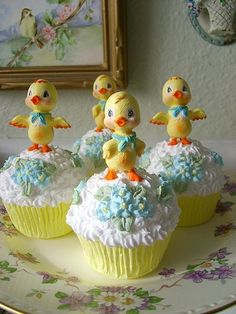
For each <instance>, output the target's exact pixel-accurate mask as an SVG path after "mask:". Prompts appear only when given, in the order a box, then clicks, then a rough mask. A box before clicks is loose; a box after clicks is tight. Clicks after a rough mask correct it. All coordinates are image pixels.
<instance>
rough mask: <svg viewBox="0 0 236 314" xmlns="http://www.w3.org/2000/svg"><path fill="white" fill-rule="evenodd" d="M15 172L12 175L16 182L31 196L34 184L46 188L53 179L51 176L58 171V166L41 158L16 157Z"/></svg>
mask: <svg viewBox="0 0 236 314" xmlns="http://www.w3.org/2000/svg"><path fill="white" fill-rule="evenodd" d="M14 167H15V169H14V172H13V174H12V176H11V178H12V179H13V181H14V182H15V184H17V185H20V186H21V188H22V193H23V194H24V195H26V196H29V195H30V194H31V191H32V185H34V186H36V187H38V188H40V189H44V188H46V187H47V186H48V184H49V183H50V181H51V176H52V175H53V174H54V172H55V171H56V167H55V166H54V165H52V164H50V163H47V162H45V161H43V160H41V159H21V158H19V157H17V158H15V161H14Z"/></svg>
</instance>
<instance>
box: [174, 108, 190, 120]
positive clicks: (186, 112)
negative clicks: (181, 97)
mask: <svg viewBox="0 0 236 314" xmlns="http://www.w3.org/2000/svg"><path fill="white" fill-rule="evenodd" d="M169 110H170V111H171V112H172V114H173V116H174V117H175V118H177V117H178V115H179V114H180V113H181V112H182V114H183V116H184V117H188V106H175V107H174V108H170V109H169Z"/></svg>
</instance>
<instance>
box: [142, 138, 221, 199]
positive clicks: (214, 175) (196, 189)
mask: <svg viewBox="0 0 236 314" xmlns="http://www.w3.org/2000/svg"><path fill="white" fill-rule="evenodd" d="M180 154H182V155H184V156H185V157H186V159H188V158H190V157H191V156H195V157H199V158H201V160H202V164H201V168H202V171H203V176H202V178H201V180H199V181H198V182H194V180H192V181H190V182H188V185H187V190H186V191H184V192H182V193H181V194H180V195H181V196H184V195H185V196H192V195H208V194H211V193H216V192H219V191H220V190H221V189H222V188H223V186H224V184H225V178H224V174H223V171H222V165H221V164H220V163H218V162H216V161H215V160H214V158H213V154H214V152H212V151H211V150H210V149H208V148H206V147H204V146H203V145H202V144H201V143H200V142H199V141H197V140H192V144H190V145H182V144H181V143H179V144H177V145H174V146H170V145H168V142H167V141H163V142H160V143H157V144H156V146H155V147H154V148H152V149H151V150H150V152H149V153H148V157H147V158H148V166H147V167H145V169H146V170H147V171H148V172H149V173H155V174H159V173H165V172H166V171H167V170H166V168H165V164H164V163H163V160H164V159H166V157H167V156H171V157H173V156H178V155H180ZM218 156H219V155H218Z"/></svg>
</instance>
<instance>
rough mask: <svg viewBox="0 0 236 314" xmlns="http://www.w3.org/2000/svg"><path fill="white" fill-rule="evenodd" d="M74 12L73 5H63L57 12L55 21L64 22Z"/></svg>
mask: <svg viewBox="0 0 236 314" xmlns="http://www.w3.org/2000/svg"><path fill="white" fill-rule="evenodd" d="M74 10H75V6H74V5H65V6H63V7H62V8H61V9H60V10H59V11H58V17H57V20H58V21H59V22H64V21H65V20H66V19H67V18H68V17H69V16H70V15H71V14H72V13H73V11H74Z"/></svg>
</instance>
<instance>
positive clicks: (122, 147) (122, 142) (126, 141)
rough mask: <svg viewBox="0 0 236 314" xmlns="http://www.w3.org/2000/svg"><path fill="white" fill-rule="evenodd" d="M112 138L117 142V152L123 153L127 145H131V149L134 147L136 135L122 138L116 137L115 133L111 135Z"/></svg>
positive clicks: (120, 136)
mask: <svg viewBox="0 0 236 314" xmlns="http://www.w3.org/2000/svg"><path fill="white" fill-rule="evenodd" d="M112 138H113V139H114V140H116V141H117V142H119V144H118V151H119V152H123V151H124V150H125V149H126V147H127V145H129V144H130V145H131V147H132V149H134V148H135V147H136V133H133V134H132V135H127V136H122V135H118V134H116V133H113V134H112Z"/></svg>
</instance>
